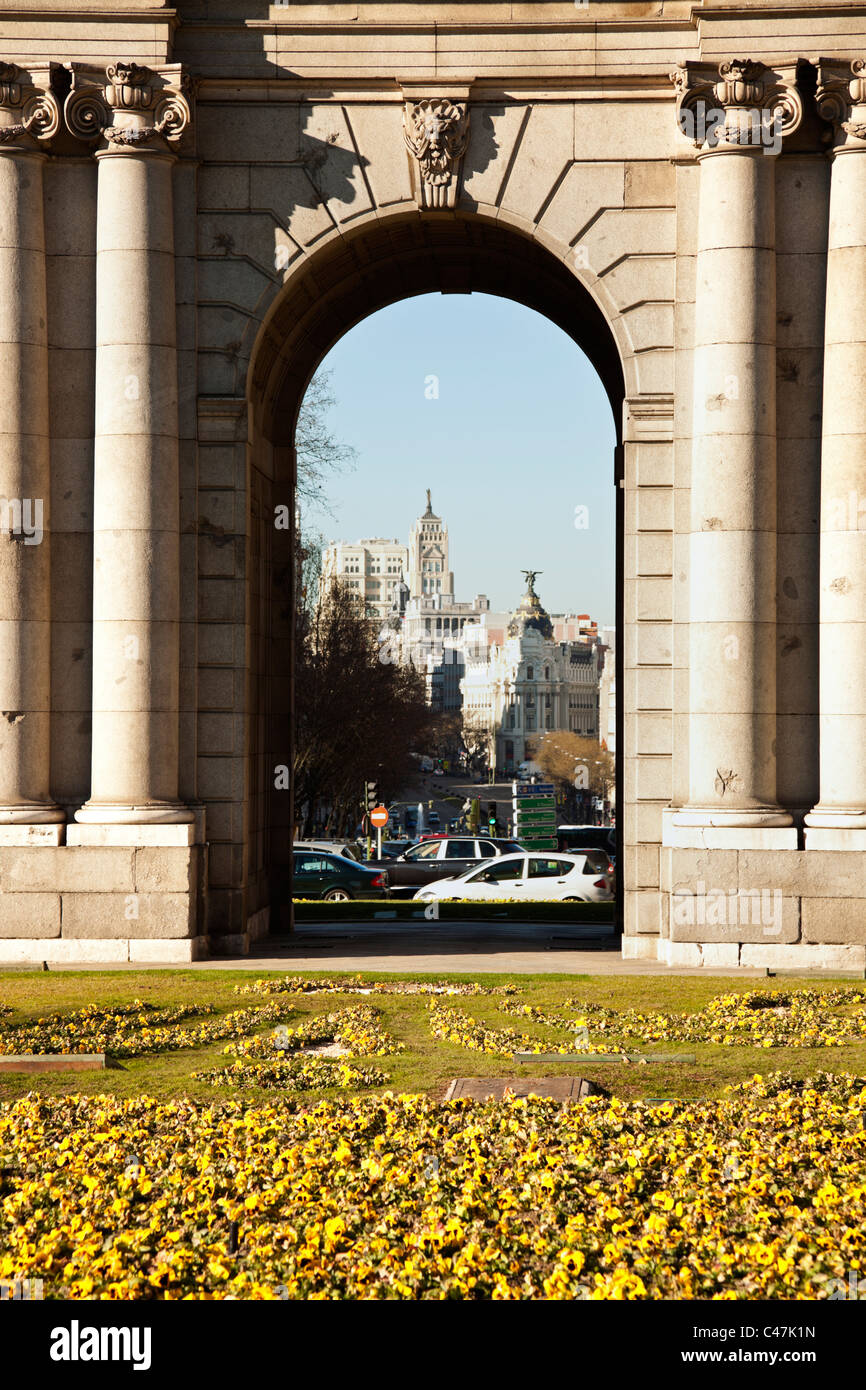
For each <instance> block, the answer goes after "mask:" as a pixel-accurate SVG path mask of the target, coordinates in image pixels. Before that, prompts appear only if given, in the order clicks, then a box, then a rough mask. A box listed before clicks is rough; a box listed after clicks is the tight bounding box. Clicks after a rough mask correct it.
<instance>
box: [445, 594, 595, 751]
mask: <svg viewBox="0 0 866 1390" xmlns="http://www.w3.org/2000/svg"><path fill="white" fill-rule="evenodd" d="M534 580H535V574H534V573H533V571H527V589H526V593H525V594H524V595H523V598H522V599H521V601H520V604H519V606H518V607H517V609H516V610H515V612H514V613H513V614H512V616H511V618H510V620H509V622H508V625H507V628H506V632H505V636H504V640H498V641H491V640H490V632H489V629H488V627H487V623H486V622H485V621H484V620H483V619H482V620H481V621H479V622H477V623H475V624H472V625H471V626H467V627H466V629H465V632H464V650H465V658H466V675H465V677H464V679H463V682H462V686H461V688H462V692H463V716H464V726H465V727H466V729H467V731H472V733H474V735H475V737H476V738H477V737H478V735H479V734H480V733H482V732H485V731H486V734H487V746H488V760H489V762H491V763H493V764H494V765H495V766H496V767H498V768H501V769H503V770H505V771H506V772H511V771H513V770H514V769H515V768H516V767H517V766H518V765H519V764H520V763H521V762H524V761H526V760H529V759H530V758H531V757H532V754H533V752H534V751H535V749H536V748H537V746H538V742H539V739H540V736H542V735H543V734H544V733H546V732H547V731H548V730H551V731H552V730H554V729H567V730H570V731H571V732H573V733H578V734H584V735H586V736H587V737H588V738H598V732H599V723H598V720H599V676H600V674H601V670H602V664H603V655H602V650H601V648H600V646H599V644H598V642H597V641H571V642H566V641H557V640H556V637H555V632H554V625H553V622H552V620H551V618H550V615H549V614H548V613H547V611H546V609H545V608H544V607H543V606H542V603H541V600H540V599H539V597H538V594H537V593H536V592H535V587H534ZM593 627H594V625H593Z"/></svg>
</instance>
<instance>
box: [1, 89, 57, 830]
mask: <svg viewBox="0 0 866 1390" xmlns="http://www.w3.org/2000/svg"><path fill="white" fill-rule="evenodd" d="M49 76H50V74H49V69H48V67H45V68H42V69H33V71H32V72H30V71H27V72H25V71H23V70H22V69H20V68H18V67H16V66H15V64H14V63H0V832H2V834H0V838H2V840H3V841H4V842H5V843H8V842H9V840H10V838H12V839H14V838H15V837H16V836H26V833H27V832H26V831H24V829H23V827H24V826H26V825H32V824H38V823H45V822H49V823H51V822H53V823H55V824H56V823H59V822H61V821H62V820H63V819H64V817H63V812H62V811H61V810H60V809H59V808H58V807H57V806H56V805H54V803H53V802H52V799H51V795H50V792H49V762H50V709H51V694H50V677H49V673H50V664H51V614H50V559H49V536H48V530H49V518H48V511H49V462H48V449H49V426H48V328H47V324H48V308H47V297H46V288H45V229H44V209H43V187H42V169H43V164H44V163H45V157H46V156H45V153H44V146H45V143H46V142H47V141H48V140H50V139H51V138H52V136H54V135H55V134H56V132H57V130H58V127H59V123H60V113H59V109H58V106H57V102H56V101H55V98H54V96H53V94H52V93H51V91H50V89H49V85H48V84H49ZM14 826H18V827H22V828H21V829H19V830H17V831H16V830H13V829H11V827H14ZM47 833H48V832H44V833H43V838H44V835H45V834H47ZM55 833H56V832H55Z"/></svg>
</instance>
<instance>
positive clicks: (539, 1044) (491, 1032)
mask: <svg viewBox="0 0 866 1390" xmlns="http://www.w3.org/2000/svg"><path fill="white" fill-rule="evenodd" d="M427 1010H428V1022H429V1024H430V1031H431V1033H432V1034H433V1036H434V1038H438V1039H439V1041H440V1042H450V1043H457V1044H458V1045H459V1046H460V1047H467V1048H469V1049H470V1050H471V1051H472V1052H486V1053H489V1054H490V1055H491V1056H495V1057H513V1056H514V1054H515V1052H545V1053H547V1052H551V1053H552V1052H560V1053H563V1054H564V1055H566V1056H570V1055H571V1054H573V1053H574V1052H575V1051H576V1044H575V1043H574V1042H569V1043H561V1042H550V1041H548V1039H546V1038H531V1037H530V1036H529V1035H528V1034H527V1033H518V1032H517V1030H516V1029H514V1028H492V1027H490V1026H489V1025H488V1024H486V1023H478V1022H477V1021H476V1020H475V1019H474V1018H470V1017H469V1015H468V1014H465V1013H464V1012H463V1010H462V1009H453V1008H449V1007H447V1006H446V1005H442V1004H437V1003H436V1002H435V1001H434V1000H432V999H431V1000H430V1003H429V1004H428V1005H427ZM540 1012H541V1011H540V1010H536V1011H535V1012H534V1013H533V1014H532V1017H535V1016H536V1014H540ZM545 1021H549V1020H548V1019H545ZM562 1026H563V1025H562V1023H560V1024H559V1027H560V1028H561V1027H562ZM600 1050H603V1051H605V1052H610V1051H613V1050H614V1049H611V1048H604V1049H600Z"/></svg>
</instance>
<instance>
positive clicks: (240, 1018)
mask: <svg viewBox="0 0 866 1390" xmlns="http://www.w3.org/2000/svg"><path fill="white" fill-rule="evenodd" d="M213 1012H214V1010H213V1008H212V1006H211V1005H209V1004H204V1005H197V1004H188V1005H164V1006H158V1005H155V1004H143V1003H142V1002H141V1000H140V999H135V1000H134V1001H133V1002H132V1003H131V1004H108V1005H104V1004H89V1005H86V1006H85V1007H84V1008H82V1009H75V1010H74V1011H73V1012H71V1013H68V1014H52V1015H50V1016H49V1017H48V1018H40V1019H37V1020H36V1022H35V1023H18V1024H7V1023H0V1053H4V1054H9V1053H29V1052H32V1053H43V1052H105V1053H108V1054H110V1055H111V1056H113V1057H138V1056H140V1055H141V1054H142V1053H149V1052H172V1051H175V1050H177V1049H180V1048H185V1047H204V1046H205V1045H206V1044H207V1043H212V1042H219V1040H220V1039H221V1038H232V1037H242V1036H243V1035H244V1034H246V1033H253V1032H255V1030H256V1029H257V1028H263V1027H265V1026H266V1025H267V1024H269V1023H278V1022H279V1021H280V1020H281V1019H284V1018H288V1017H289V1016H290V1015H291V1013H292V1009H291V1007H290V1006H289V1005H288V1004H287V1003H285V1002H283V1001H280V1000H276V1001H275V1002H274V1003H272V1004H263V1005H260V1006H259V1007H257V1008H252V1009H235V1010H234V1012H233V1013H230V1014H223V1015H222V1016H221V1017H219V1018H215V1019H213V1021H212V1022H209V1023H200V1024H198V1025H197V1026H196V1027H193V1028H180V1027H178V1026H177V1020H178V1019H182V1018H192V1017H198V1016H200V1015H202V1014H212V1013H213Z"/></svg>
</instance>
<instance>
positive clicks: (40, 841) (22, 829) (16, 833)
mask: <svg viewBox="0 0 866 1390" xmlns="http://www.w3.org/2000/svg"><path fill="white" fill-rule="evenodd" d="M65 832H66V826H65V825H64V824H63V822H62V821H58V822H57V823H56V824H54V825H0V848H5V847H7V846H16V847H20V846H22V845H62V844H63V837H64V834H65Z"/></svg>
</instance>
